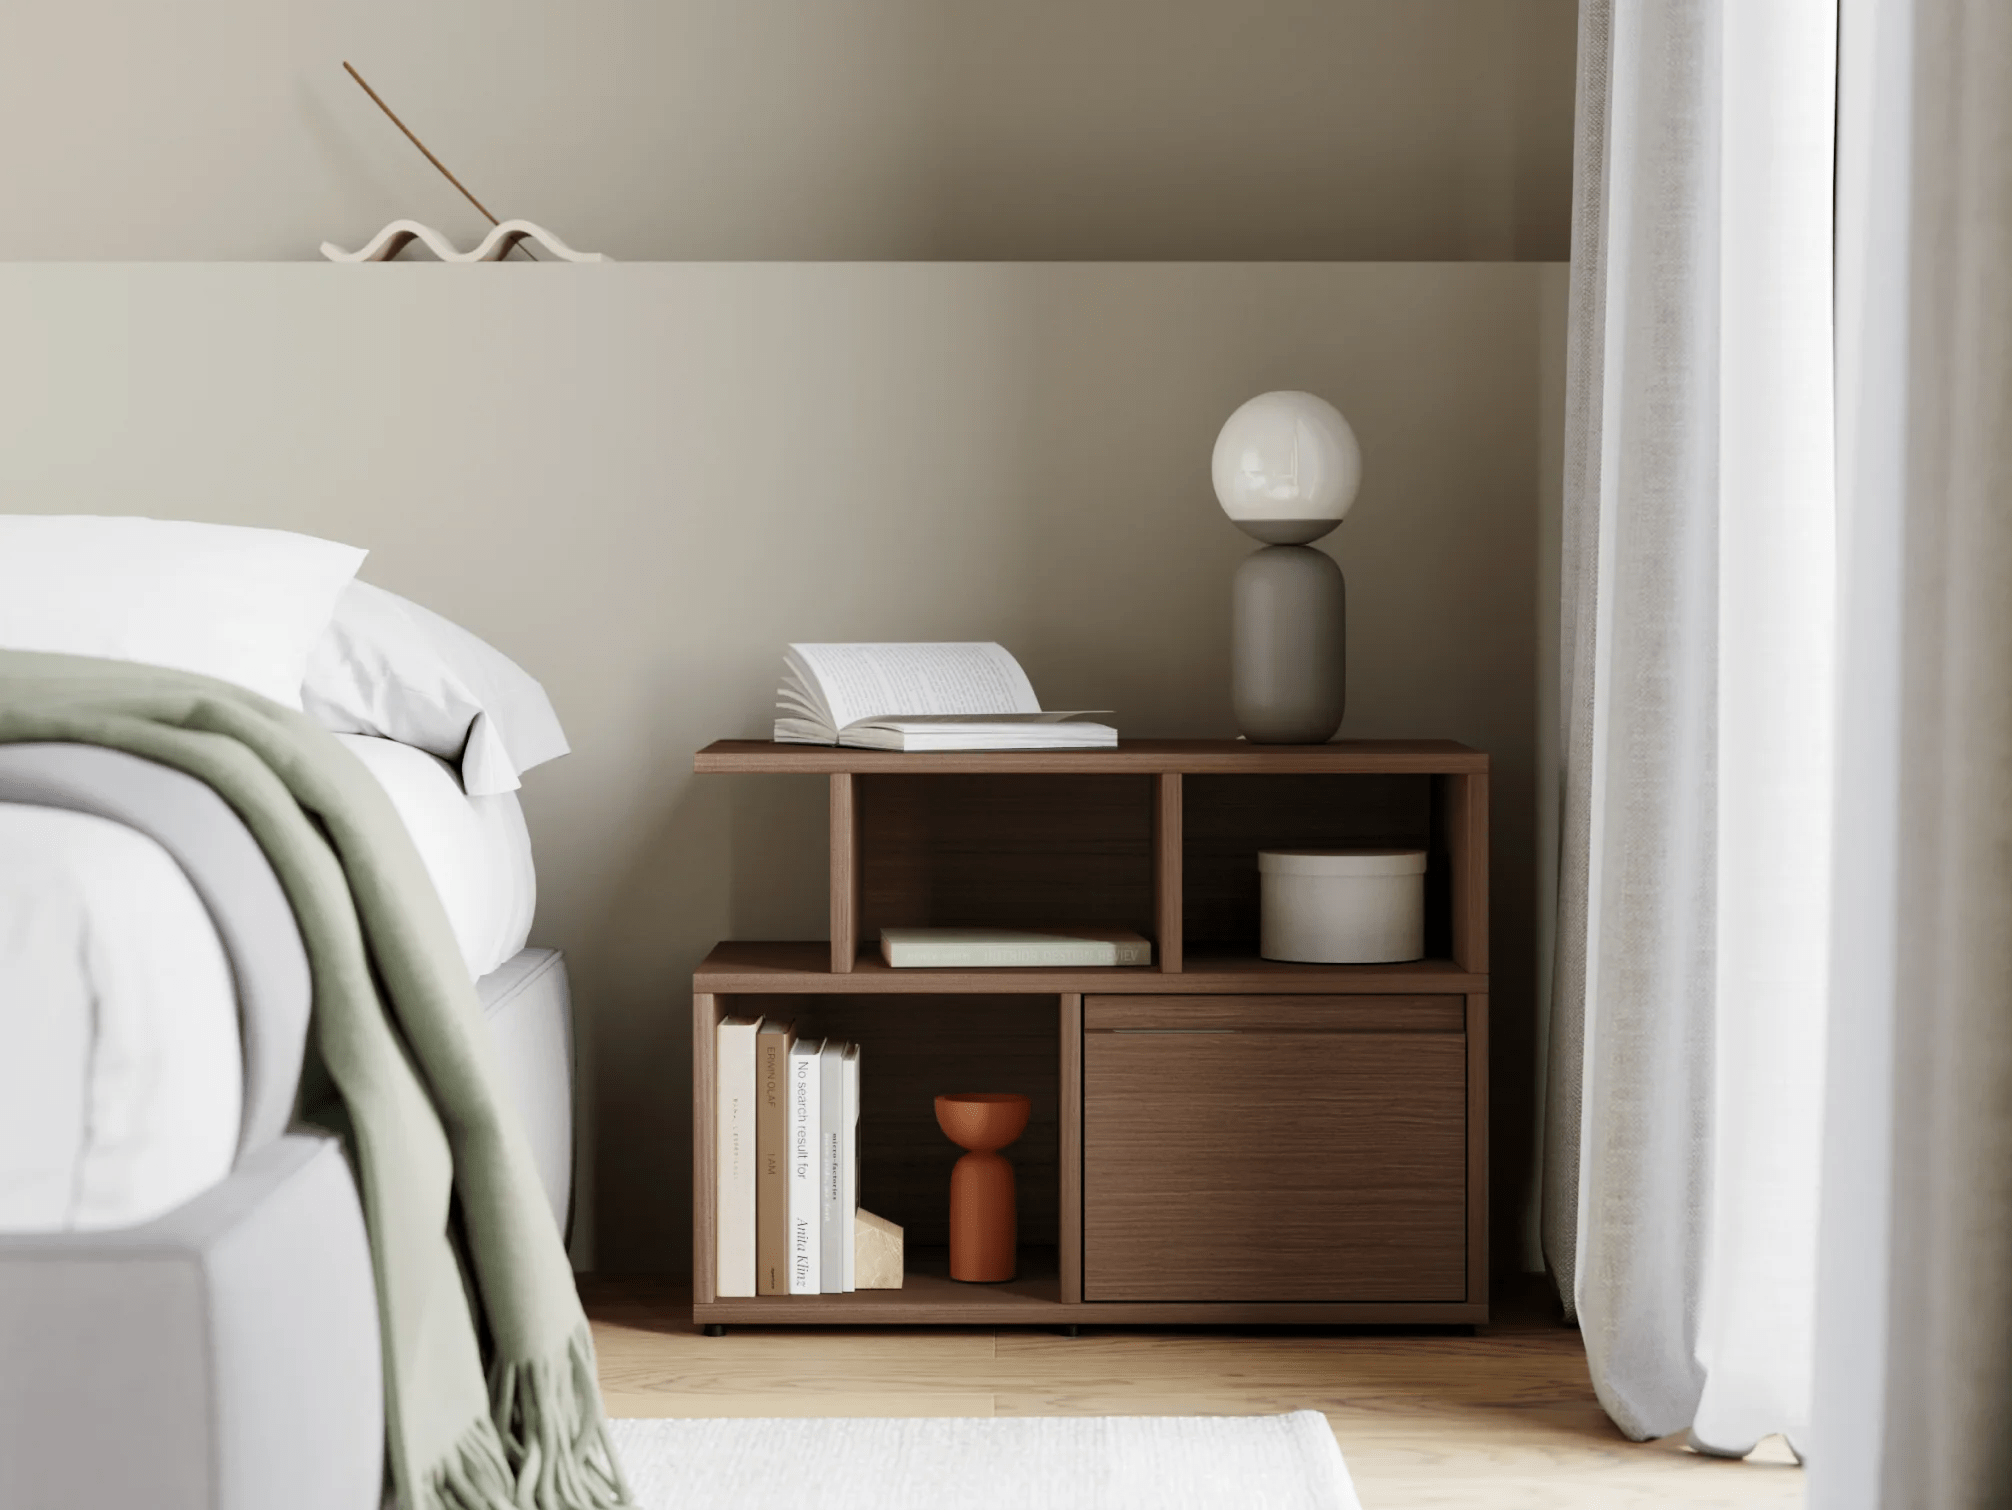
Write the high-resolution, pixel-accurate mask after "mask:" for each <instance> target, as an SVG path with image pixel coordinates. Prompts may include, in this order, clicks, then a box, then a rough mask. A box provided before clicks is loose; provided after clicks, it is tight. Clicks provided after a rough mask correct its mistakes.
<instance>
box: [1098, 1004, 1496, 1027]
mask: <svg viewBox="0 0 2012 1510" xmlns="http://www.w3.org/2000/svg"><path fill="white" fill-rule="evenodd" d="M1466 1022H1467V998H1466V997H1464V996H1294V995H1276V996H1260V995H1250V996H1086V997H1084V998H1083V1027H1084V1028H1085V1030H1087V1031H1089V1032H1092V1033H1102V1032H1155V1031H1158V1032H1183V1031H1186V1032H1201V1033H1226V1032H1234V1033H1250V1032H1277V1033H1458V1032H1461V1031H1462V1030H1463V1029H1464V1028H1465V1027H1466Z"/></svg>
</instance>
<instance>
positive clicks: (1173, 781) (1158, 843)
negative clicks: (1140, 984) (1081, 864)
mask: <svg viewBox="0 0 2012 1510" xmlns="http://www.w3.org/2000/svg"><path fill="white" fill-rule="evenodd" d="M1181 874H1182V871H1181V776H1180V773H1179V772H1178V771H1175V772H1170V773H1167V774H1163V775H1160V776H1156V777H1154V778H1153V908H1154V927H1153V938H1154V940H1155V942H1156V943H1157V945H1158V948H1159V957H1158V963H1159V967H1160V970H1161V971H1162V973H1164V974H1167V975H1178V974H1180V972H1181V955H1182V945H1183V940H1182V928H1183V925H1182V922H1181V885H1182V882H1181Z"/></svg>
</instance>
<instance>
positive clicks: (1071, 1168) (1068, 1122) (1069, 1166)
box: [1056, 993, 1083, 1305]
mask: <svg viewBox="0 0 2012 1510" xmlns="http://www.w3.org/2000/svg"><path fill="white" fill-rule="evenodd" d="M1061 1003H1062V1006H1061V1019H1062V1023H1061V1027H1062V1031H1061V1039H1062V1042H1061V1046H1060V1047H1061V1065H1060V1092H1059V1095H1058V1097H1057V1116H1058V1117H1059V1120H1060V1124H1061V1132H1060V1137H1059V1139H1058V1140H1057V1141H1058V1147H1059V1164H1060V1170H1061V1184H1062V1208H1061V1212H1060V1216H1059V1221H1058V1226H1057V1233H1058V1236H1057V1239H1056V1248H1057V1265H1058V1268H1059V1271H1060V1276H1061V1294H1060V1299H1061V1301H1062V1303H1063V1304H1064V1305H1074V1304H1076V1303H1078V1302H1080V1301H1081V1300H1082V1298H1083V998H1082V997H1081V996H1078V995H1075V994H1073V993H1071V994H1068V995H1065V996H1063V997H1062V999H1061Z"/></svg>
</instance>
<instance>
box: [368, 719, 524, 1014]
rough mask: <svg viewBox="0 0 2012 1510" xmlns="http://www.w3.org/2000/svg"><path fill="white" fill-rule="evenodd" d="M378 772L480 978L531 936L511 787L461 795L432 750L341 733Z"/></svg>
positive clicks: (520, 815)
mask: <svg viewBox="0 0 2012 1510" xmlns="http://www.w3.org/2000/svg"><path fill="white" fill-rule="evenodd" d="M335 737H336V738H337V739H338V740H340V741H341V742H342V744H343V746H344V747H345V748H346V749H348V751H349V752H350V753H351V754H352V755H354V756H355V757H356V758H357V759H358V760H360V761H362V762H363V764H364V766H365V768H366V769H368V770H369V772H370V774H371V775H373V776H375V777H376V778H377V783H378V785H379V786H381V787H383V788H384V791H385V795H386V796H388V797H390V798H391V805H392V806H393V807H394V808H396V809H397V810H398V816H399V817H400V818H401V819H402V820H403V821H404V823H405V831H406V832H407V833H409V834H411V835H412V846H413V848H414V849H416V850H418V851H419V859H420V863H421V864H423V865H424V866H425V867H426V873H427V875H429V876H431V877H432V878H433V889H434V890H435V891H437V892H439V893H440V904H441V906H443V907H445V908H446V909H447V923H448V926H449V927H450V928H452V929H453V930H454V941H455V942H456V943H457V944H459V945H460V946H461V958H462V960H463V961H464V962H465V963H466V964H467V966H468V978H469V979H470V980H480V979H481V978H482V977H483V976H485V975H487V974H488V973H489V972H490V971H491V970H494V969H495V968H496V967H497V966H499V965H501V964H502V963H503V962H504V961H505V960H507V959H509V958H510V957H511V956H512V955H514V954H516V953H517V952H518V951H519V950H520V949H522V948H523V947H524V945H525V944H526V943H528V942H530V938H531V920H532V917H533V916H534V915H535V914H536V913H537V911H538V872H537V869H536V867H534V866H533V865H532V863H531V833H530V830H528V829H527V828H525V826H524V809H523V808H521V807H519V806H518V805H517V794H516V793H515V792H495V793H492V794H491V795H489V796H487V797H468V796H464V795H462V791H461V783H460V782H459V781H457V780H456V779H455V777H454V768H453V767H452V766H450V765H448V764H447V762H446V761H444V760H442V759H441V758H440V757H439V756H437V755H429V754H427V753H426V752H425V751H424V750H415V749H414V748H413V747H412V746H411V745H403V744H398V743H396V742H395V741H392V740H389V739H377V738H374V737H373V736H371V735H368V734H338V735H336V736H335Z"/></svg>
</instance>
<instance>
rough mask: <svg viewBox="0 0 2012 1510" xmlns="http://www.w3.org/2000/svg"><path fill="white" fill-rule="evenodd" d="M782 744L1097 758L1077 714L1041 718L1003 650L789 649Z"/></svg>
mask: <svg viewBox="0 0 2012 1510" xmlns="http://www.w3.org/2000/svg"><path fill="white" fill-rule="evenodd" d="M776 711H777V714H778V715H779V716H778V717H777V719H776V721H775V738H776V740H777V741H778V742H779V743H782V744H814V745H852V746H856V747H858V748H860V749H867V750H1097V749H1108V748H1110V747H1112V746H1114V745H1116V744H1117V742H1118V731H1117V730H1116V729H1114V728H1112V727H1111V726H1110V725H1109V724H1100V723H1091V722H1088V721H1087V716H1086V715H1085V714H1082V713H1043V712H1042V711H1041V703H1040V700H1039V699H1038V698H1036V697H1035V696H1034V688H1033V686H1032V684H1031V683H1029V682H1028V680H1027V673H1026V672H1024V671H1022V670H1021V669H1020V663H1019V662H1018V661H1016V660H1014V659H1013V656H1012V654H1011V653H1010V652H1009V651H1008V650H1007V649H1006V648H1005V646H1003V645H993V644H947V645H792V646H790V647H789V650H788V651H787V652H786V653H785V654H784V656H783V672H782V686H780V687H779V688H777V689H776Z"/></svg>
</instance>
